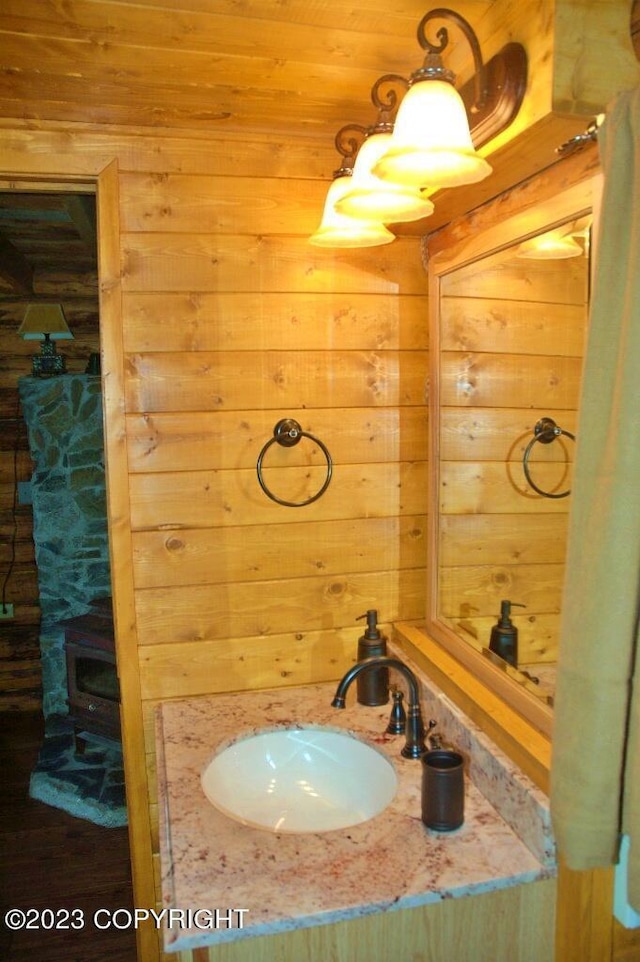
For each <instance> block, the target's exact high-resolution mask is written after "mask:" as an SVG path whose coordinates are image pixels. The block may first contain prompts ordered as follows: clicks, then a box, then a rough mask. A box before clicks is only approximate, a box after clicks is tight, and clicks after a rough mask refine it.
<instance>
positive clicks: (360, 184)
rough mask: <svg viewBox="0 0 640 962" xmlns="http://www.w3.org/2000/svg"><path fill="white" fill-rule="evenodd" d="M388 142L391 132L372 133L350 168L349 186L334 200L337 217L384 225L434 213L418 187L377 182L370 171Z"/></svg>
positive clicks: (417, 218) (386, 147) (387, 145)
mask: <svg viewBox="0 0 640 962" xmlns="http://www.w3.org/2000/svg"><path fill="white" fill-rule="evenodd" d="M390 143H391V134H390V133H386V132H384V133H376V134H371V135H370V136H369V137H367V139H366V140H365V141H364V143H363V144H362V146H361V147H360V150H359V151H358V156H357V158H356V162H355V166H354V168H353V175H352V177H351V183H350V184H349V185H348V187H347V190H346V192H345V193H343V195H342V197H341V198H340V199H339V200H338V201H336V210H337V212H338V213H339V214H347V215H348V216H349V217H358V218H364V219H370V220H379V221H382V222H383V223H385V222H386V223H399V222H402V221H412V220H419V219H420V218H422V217H428V216H429V215H430V214H432V213H433V204H432V203H431V201H430V200H429V199H428V198H427V197H423V196H422V195H421V194H420V191H419V189H418V188H417V187H409V186H407V187H405V186H403V185H402V184H396V183H392V182H391V181H384V180H380V178H379V177H376V176H375V174H374V173H373V172H372V170H373V167H374V166H375V165H376V164H377V162H378V160H379V159H380V157H381V156H382V155H383V154H384V153H385V152H386V151H387V150H388V148H389V145H390Z"/></svg>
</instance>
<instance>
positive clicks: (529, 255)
mask: <svg viewBox="0 0 640 962" xmlns="http://www.w3.org/2000/svg"><path fill="white" fill-rule="evenodd" d="M583 254H584V250H583V248H582V247H581V246H580V244H579V243H578V242H577V240H576V239H575V237H572V236H571V234H562V232H561V231H549V232H548V233H547V234H542V235H541V236H540V237H534V238H532V239H531V240H528V241H525V242H524V243H523V244H521V245H520V247H519V248H518V253H517V256H518V257H522V258H524V259H526V260H535V261H543V260H549V261H552V260H566V259H567V258H569V257H581V256H582V255H583Z"/></svg>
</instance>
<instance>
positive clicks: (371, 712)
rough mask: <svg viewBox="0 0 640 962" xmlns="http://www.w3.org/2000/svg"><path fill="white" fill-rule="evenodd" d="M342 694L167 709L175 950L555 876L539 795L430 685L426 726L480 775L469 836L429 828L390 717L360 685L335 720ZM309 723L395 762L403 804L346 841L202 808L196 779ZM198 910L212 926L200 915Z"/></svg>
mask: <svg viewBox="0 0 640 962" xmlns="http://www.w3.org/2000/svg"><path fill="white" fill-rule="evenodd" d="M403 660H404V661H405V662H406V661H408V660H407V659H406V658H404V657H403ZM335 687H336V686H335V683H329V684H320V685H310V686H304V687H300V688H288V689H277V690H271V691H261V692H251V693H241V694H231V695H212V696H203V697H198V698H189V699H180V700H176V701H170V702H166V703H164V704H162V705H161V706H159V708H158V711H157V718H156V739H157V751H158V786H159V797H158V802H159V806H158V807H159V812H160V828H161V832H160V848H161V851H160V855H161V865H162V884H163V905H164V907H165V908H166V909H167V910H169V909H173V910H176V911H175V912H174V913H173V915H172V922H173V923H174V924H173V925H171V926H170V927H167V928H165V948H166V949H167V950H168V951H179V950H183V949H193V948H197V947H200V946H205V945H213V944H216V943H220V942H223V941H230V940H232V939H237V938H246V937H248V936H251V935H267V934H269V933H279V932H284V931H287V930H290V929H296V928H304V927H308V926H312V925H320V924H327V923H332V922H338V921H342V920H345V919H350V918H356V917H360V916H364V915H368V914H372V913H376V912H383V911H388V910H390V909H401V908H411V907H415V906H419V905H426V904H428V903H430V902H437V901H440V900H441V899H444V898H452V897H454V898H457V897H462V896H465V895H473V894H479V893H481V892H487V891H491V890H494V889H497V888H503V887H507V886H512V885H517V884H520V883H525V882H532V881H536V880H538V879H543V878H548V877H549V876H551V875H553V874H554V872H555V862H554V858H553V843H552V840H551V838H550V834H549V830H548V810H547V808H546V804H545V799H544V796H542V795H541V793H539V792H538V791H537V789H535V787H534V786H533V785H532V784H531V783H529V782H528V780H527V779H526V778H525V777H524V776H523V775H522V774H521V773H519V772H518V771H517V770H514V769H513V767H512V766H511V763H509V762H508V761H507V760H506V759H505V758H504V757H500V754H499V752H497V753H493V752H491V751H490V745H489V747H488V746H487V743H486V742H487V740H486V738H485V737H484V736H483V735H482V733H481V732H479V731H478V729H475V728H474V726H473V725H472V723H471V722H469V721H468V719H466V718H465V716H463V715H461V713H460V712H459V711H458V710H457V709H453V707H452V706H451V704H450V703H448V701H447V700H446V698H445V696H443V695H442V693H440V692H439V690H438V689H437V688H435V686H432V685H431V683H430V682H428V681H426V680H425V679H424V677H422V678H421V688H422V694H423V710H424V711H425V721H426V720H428V719H430V718H435V719H436V720H437V721H438V726H439V729H440V730H441V731H443V732H444V734H445V738H446V741H448V742H451V743H452V744H455V746H456V747H457V748H459V749H460V750H461V751H462V752H463V754H465V755H467V757H468V759H469V764H468V771H469V772H470V773H471V778H467V780H466V786H465V821H464V824H463V826H462V827H461V828H460V829H458V830H456V831H455V832H450V833H446V834H445V833H442V834H441V833H437V832H433V831H430V830H428V829H427V828H426V827H425V826H424V824H423V823H422V820H421V817H420V808H421V805H420V786H421V770H422V766H421V763H420V762H419V761H416V760H410V759H404V758H402V757H401V755H400V749H401V747H402V745H403V742H404V736H403V735H387V734H385V728H386V725H387V722H388V718H389V706H384V707H382V708H367V707H363V706H361V705H357V704H355V685H352V686H351V687H352V689H353V690H352V691H350V692H349V695H350V698H349V699H348V703H347V708H346V709H345V710H344V711H337V710H336V709H333V708H331V699H332V697H333V694H334V692H335ZM425 699H426V703H425ZM305 723H306V724H314V725H327V726H330V727H333V728H336V729H348V730H349V731H351V732H353V733H354V734H357V735H359V736H360V737H362V738H363V739H364V740H365V741H369V742H370V743H371V744H374V745H375V746H376V747H377V748H378V749H379V750H380V751H382V752H383V753H384V754H385V755H387V756H388V757H389V758H390V759H391V760H392V762H393V764H394V765H395V767H396V771H397V774H398V791H397V793H396V796H395V798H394V800H393V801H392V802H391V804H390V805H389V806H388V808H387V809H386V810H385V811H384V812H382V813H381V814H380V815H378V816H376V817H375V818H373V819H370V820H369V821H368V822H364V823H362V824H360V825H356V826H352V827H351V828H347V829H341V830H338V831H332V832H325V833H321V834H309V835H285V834H282V835H276V834H271V833H270V832H267V831H262V830H259V829H253V828H248V827H246V826H244V825H241V824H239V823H237V822H235V821H233V820H232V819H230V818H227V817H226V816H225V815H223V814H221V813H220V812H218V811H217V810H216V809H215V808H214V807H213V805H211V804H210V803H209V802H208V801H207V799H206V798H205V796H204V794H203V791H202V787H201V783H200V775H201V772H202V770H203V768H204V767H205V766H206V764H207V763H208V762H209V761H210V759H211V758H212V756H213V755H214V754H216V752H217V751H219V750H220V749H221V748H222V747H224V746H226V745H227V744H229V743H231V742H233V741H235V740H236V739H238V738H242V737H245V736H246V735H248V734H250V733H252V732H255V731H257V730H260V729H264V728H277V727H295V725H296V724H305ZM447 736H448V737H447ZM478 738H479V741H478ZM454 739H455V740H454ZM483 740H484V744H483ZM474 772H475V773H477V774H478V775H479V776H480V778H479V779H476V781H479V782H480V783H481V784H482V791H481V790H480V788H479V787H478V785H477V784H476V783H475V782H474V780H473V779H474V777H475V775H474ZM483 793H484V794H483ZM489 799H491V801H490V800H489ZM519 823H522V829H523V830H522V831H520V824H519ZM534 823H537V824H534ZM523 838H524V839H525V840H526V842H527V844H525V841H523ZM231 909H244V910H246V911H244V912H243V913H238V912H235V913H234V912H231V913H230V915H229V918H230V919H231V924H230V926H229V927H227V925H228V923H227V922H226V921H225V916H226V913H227V912H228V911H229V910H231ZM196 910H208V913H207V914H204V915H201V916H196V915H194V913H195V912H196ZM213 910H218V913H219V914H218V917H217V919H216V916H215V914H214V915H212V912H213ZM211 919H213V921H211Z"/></svg>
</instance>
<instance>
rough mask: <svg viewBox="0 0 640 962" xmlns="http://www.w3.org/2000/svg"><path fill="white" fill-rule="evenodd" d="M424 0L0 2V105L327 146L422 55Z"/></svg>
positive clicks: (486, 12) (472, 9) (37, 117)
mask: <svg viewBox="0 0 640 962" xmlns="http://www.w3.org/2000/svg"><path fill="white" fill-rule="evenodd" d="M454 5H455V9H456V10H457V11H459V12H460V13H461V14H463V16H465V17H467V19H469V20H470V22H471V23H472V24H473V26H474V28H475V29H476V30H479V32H480V35H481V34H484V35H487V33H489V34H490V32H491V22H490V14H491V8H492V6H493V5H494V0H455V4H454ZM433 6H434V5H429V4H428V3H425V0H395V2H394V3H388V2H382V0H354V2H352V3H345V2H344V0H135V2H133V0H117V2H116V0H47V2H46V3H45V2H43V0H2V4H1V5H0V49H1V50H2V60H3V70H2V72H1V74H0V116H5V117H22V118H25V119H28V120H34V121H56V120H64V121H66V122H69V121H77V122H81V123H87V122H89V123H100V124H118V125H120V124H126V125H133V126H136V127H154V128H158V127H167V128H172V129H175V128H185V129H189V130H194V129H195V130H200V131H203V132H205V131H206V132H213V131H216V130H222V129H224V130H226V131H238V132H241V133H246V132H247V131H251V132H253V133H265V134H270V135H273V134H275V135H276V136H277V137H282V138H286V139H287V140H289V139H291V138H294V139H295V138H302V139H321V140H322V141H323V142H325V143H329V142H332V141H333V137H334V136H335V133H336V132H337V130H338V129H339V128H340V127H341V126H343V125H344V124H346V123H350V122H351V123H354V122H357V123H363V124H369V123H371V122H373V121H374V120H375V111H374V108H373V107H372V105H371V101H370V93H371V87H372V86H373V84H374V82H375V81H376V80H377V79H378V77H380V76H381V75H383V74H386V73H399V74H401V75H403V76H405V77H406V76H408V75H409V73H410V72H411V71H412V70H414V69H415V68H416V67H418V66H420V64H421V63H422V59H423V53H422V51H421V50H420V47H419V46H418V42H417V39H416V30H417V27H418V24H419V22H420V20H421V18H422V16H423V15H424V13H426V12H427V10H430V9H432V7H433ZM485 18H487V19H486V20H485ZM454 32H455V31H452V37H451V45H450V47H451V57H453V58H454V59H455V56H456V54H455V51H454V48H455V46H456V43H455V40H454V37H453V33H454ZM458 39H460V37H458ZM463 50H464V51H465V52H464V56H465V58H467V56H468V54H467V51H466V50H465V42H464V41H462V42H461V43H460V44H459V53H458V56H460V55H461V52H462V51H463ZM448 62H450V63H452V64H453V60H449V61H448ZM454 69H456V67H455V65H454Z"/></svg>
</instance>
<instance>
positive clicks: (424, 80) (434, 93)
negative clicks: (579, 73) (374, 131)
mask: <svg viewBox="0 0 640 962" xmlns="http://www.w3.org/2000/svg"><path fill="white" fill-rule="evenodd" d="M432 20H445V21H447V20H450V21H451V22H452V23H454V24H455V25H456V26H457V27H458V28H459V29H460V30H461V31H462V33H463V35H464V36H465V37H466V39H467V41H468V43H469V46H470V47H471V52H472V55H473V61H474V69H475V74H474V76H473V78H472V81H470V82H469V83H468V84H466V85H465V86H464V87H463V88H462V90H461V91H460V92H458V91H457V90H456V88H455V86H454V84H455V79H456V78H455V74H454V73H453V72H452V71H451V70H449V69H448V68H446V67H445V66H444V63H443V60H442V54H443V52H444V51H445V50H446V48H447V46H448V44H449V32H448V30H447V28H446V27H445V26H441V27H440V28H439V29H438V31H437V34H436V36H437V39H438V43H432V42H431V41H429V39H428V38H427V36H426V27H427V24H428V23H430V22H431V21H432ZM417 35H418V43H419V44H420V46H421V47H422V49H423V50H425V51H426V56H425V60H424V63H423V65H422V67H420V68H418V70H416V71H414V73H413V74H412V75H411V77H410V79H409V89H408V91H407V93H406V95H405V97H404V99H403V100H402V103H401V104H400V107H399V109H398V114H397V117H396V122H395V127H394V131H393V135H392V137H391V140H390V143H389V148H388V149H387V151H386V152H385V153H384V154H383V156H382V157H381V158H380V159H379V160H378V162H377V164H375V166H374V168H373V173H374V174H375V175H376V176H377V177H380V178H381V179H382V180H389V181H392V182H394V183H400V184H404V185H412V186H414V187H430V188H434V189H435V188H440V187H455V186H459V185H462V184H471V183H475V182H476V181H480V180H482V179H484V178H485V177H487V176H488V174H490V173H491V167H490V165H489V164H488V163H487V161H486V160H484V158H482V157H480V156H479V155H478V154H477V153H476V150H475V148H476V147H479V146H481V145H482V144H484V143H486V142H487V141H488V140H490V139H492V138H493V137H495V136H496V135H497V134H498V133H499V132H500V131H502V130H504V129H505V128H506V127H508V126H509V124H510V123H511V122H512V120H513V119H514V117H515V116H516V114H517V112H518V110H519V108H520V105H521V103H522V99H523V97H524V92H525V88H526V80H527V56H526V52H525V50H524V48H523V47H522V46H521V44H518V43H509V44H507V45H506V46H505V47H503V48H502V50H501V51H500V52H499V53H498V54H496V55H495V56H494V57H493V58H492V59H491V60H490V61H489V62H488V63H487V64H486V65H485V64H484V63H483V60H482V54H481V51H480V44H479V42H478V38H477V37H476V35H475V33H474V31H473V29H472V27H471V26H470V24H469V23H468V22H467V21H466V20H465V19H464V17H462V16H460V14H458V13H456V12H455V11H453V10H449V9H447V8H438V9H435V10H431V11H430V12H429V13H427V14H425V16H424V17H423V18H422V20H421V21H420V24H419V26H418V33H417ZM468 117H470V119H471V124H470V122H469V119H468ZM471 130H473V139H472V133H471Z"/></svg>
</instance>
